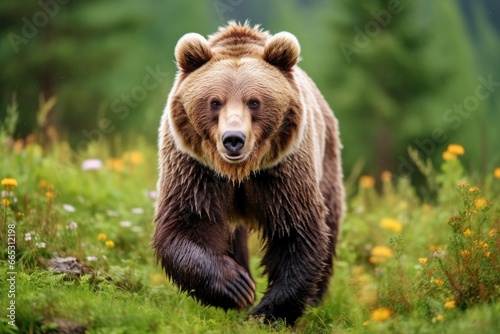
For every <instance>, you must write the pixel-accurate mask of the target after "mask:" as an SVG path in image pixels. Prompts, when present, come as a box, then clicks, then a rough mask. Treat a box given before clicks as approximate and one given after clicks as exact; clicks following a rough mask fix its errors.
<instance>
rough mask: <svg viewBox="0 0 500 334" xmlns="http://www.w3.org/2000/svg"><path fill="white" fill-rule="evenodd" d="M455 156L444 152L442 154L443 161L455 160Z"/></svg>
mask: <svg viewBox="0 0 500 334" xmlns="http://www.w3.org/2000/svg"><path fill="white" fill-rule="evenodd" d="M456 159H457V156H456V155H455V154H453V153H451V152H449V151H444V152H443V160H446V161H448V160H456Z"/></svg>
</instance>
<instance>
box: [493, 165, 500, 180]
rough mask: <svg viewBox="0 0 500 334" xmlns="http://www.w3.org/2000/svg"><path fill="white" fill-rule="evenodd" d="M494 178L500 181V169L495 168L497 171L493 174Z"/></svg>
mask: <svg viewBox="0 0 500 334" xmlns="http://www.w3.org/2000/svg"><path fill="white" fill-rule="evenodd" d="M493 176H494V177H495V178H496V179H500V167H497V168H495V171H494V172H493Z"/></svg>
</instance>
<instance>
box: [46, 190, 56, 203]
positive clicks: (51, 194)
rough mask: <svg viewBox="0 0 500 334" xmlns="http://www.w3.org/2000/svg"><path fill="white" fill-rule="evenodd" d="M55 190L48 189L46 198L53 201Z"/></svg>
mask: <svg viewBox="0 0 500 334" xmlns="http://www.w3.org/2000/svg"><path fill="white" fill-rule="evenodd" d="M54 196H55V195H54V192H53V191H46V192H45V198H47V201H49V202H50V201H51V200H53V199H54Z"/></svg>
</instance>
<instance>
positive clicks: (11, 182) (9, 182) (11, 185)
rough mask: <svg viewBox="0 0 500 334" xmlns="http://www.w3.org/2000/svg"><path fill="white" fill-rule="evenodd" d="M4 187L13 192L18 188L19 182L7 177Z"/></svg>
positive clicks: (4, 180) (3, 180) (3, 182)
mask: <svg viewBox="0 0 500 334" xmlns="http://www.w3.org/2000/svg"><path fill="white" fill-rule="evenodd" d="M2 186H4V187H5V189H6V190H12V189H14V188H15V187H17V180H16V179H13V178H11V177H6V178H4V179H2Z"/></svg>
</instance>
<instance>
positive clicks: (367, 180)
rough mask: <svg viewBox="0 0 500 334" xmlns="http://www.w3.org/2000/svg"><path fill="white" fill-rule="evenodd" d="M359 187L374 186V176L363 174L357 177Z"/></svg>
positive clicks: (367, 187) (368, 187)
mask: <svg viewBox="0 0 500 334" xmlns="http://www.w3.org/2000/svg"><path fill="white" fill-rule="evenodd" d="M359 185H360V187H361V188H365V189H370V188H373V187H375V178H374V177H373V176H369V175H364V176H361V177H360V178H359Z"/></svg>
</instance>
